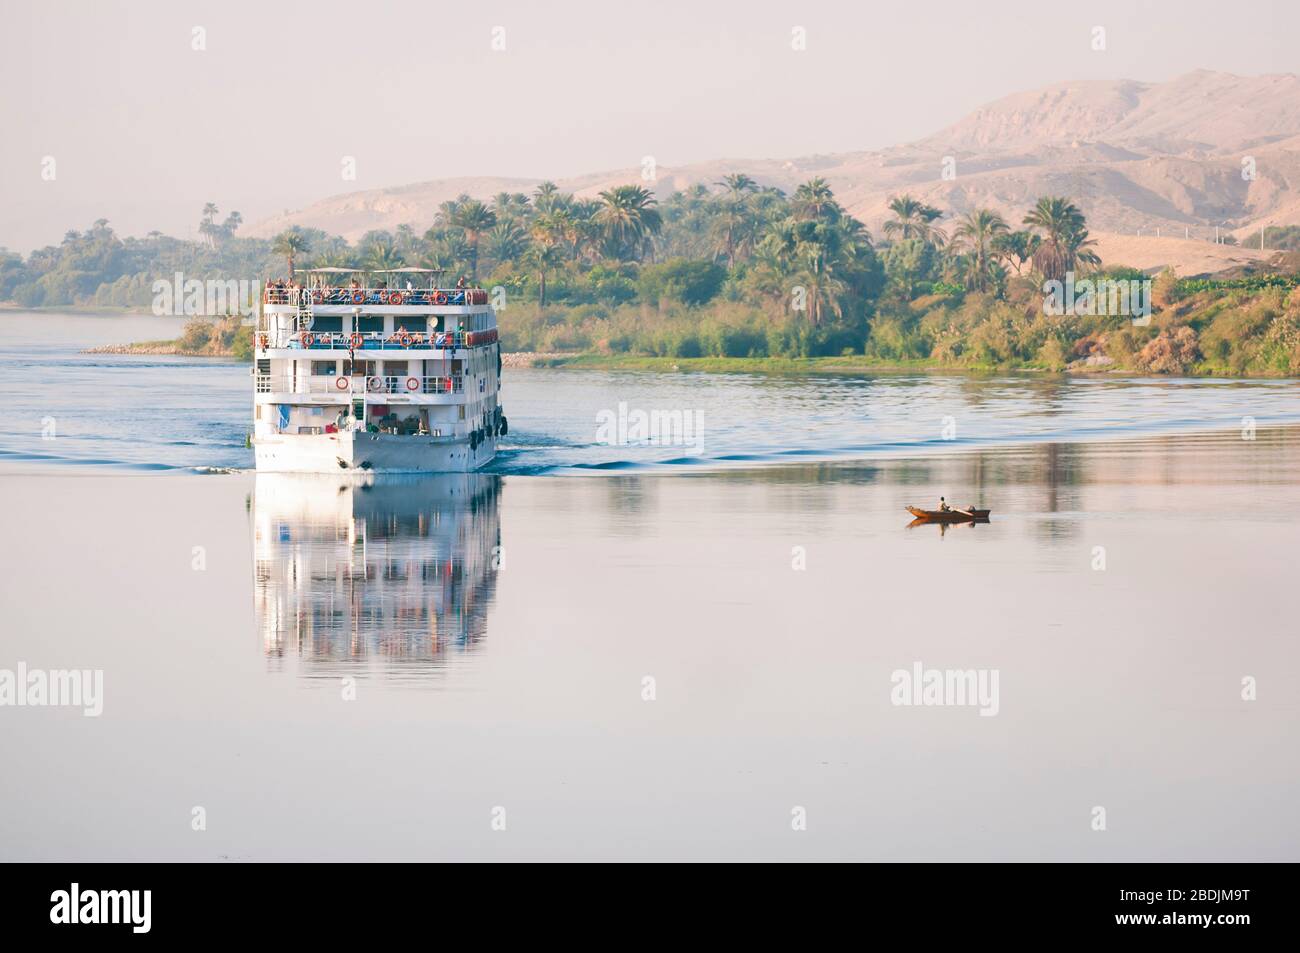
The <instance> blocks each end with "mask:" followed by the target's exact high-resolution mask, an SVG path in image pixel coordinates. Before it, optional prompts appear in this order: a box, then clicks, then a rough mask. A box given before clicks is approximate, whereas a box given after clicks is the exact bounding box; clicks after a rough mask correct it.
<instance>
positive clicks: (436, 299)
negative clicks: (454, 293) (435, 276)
mask: <svg viewBox="0 0 1300 953" xmlns="http://www.w3.org/2000/svg"><path fill="white" fill-rule="evenodd" d="M433 303H434V304H446V303H447V294H446V292H443V291H435V292H434V293H433Z"/></svg>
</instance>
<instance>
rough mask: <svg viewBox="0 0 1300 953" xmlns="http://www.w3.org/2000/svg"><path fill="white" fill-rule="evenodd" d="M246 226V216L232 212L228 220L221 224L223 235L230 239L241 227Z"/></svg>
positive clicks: (227, 217)
mask: <svg viewBox="0 0 1300 953" xmlns="http://www.w3.org/2000/svg"><path fill="white" fill-rule="evenodd" d="M243 224H244V216H242V215H240V214H239V213H238V212H231V213H230V214H229V215H227V216H226V220H225V221H224V222H222V223H221V234H222V235H223V236H224V237H226V238H229V237H230V236H231V235H233V234H235V232H237V231H238V230H239V226H240V225H243Z"/></svg>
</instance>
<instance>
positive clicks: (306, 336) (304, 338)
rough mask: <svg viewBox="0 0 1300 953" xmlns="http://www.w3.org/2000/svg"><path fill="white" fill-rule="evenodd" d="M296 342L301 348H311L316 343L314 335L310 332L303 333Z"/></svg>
mask: <svg viewBox="0 0 1300 953" xmlns="http://www.w3.org/2000/svg"><path fill="white" fill-rule="evenodd" d="M298 340H299V341H301V342H302V346H303V347H311V346H312V345H313V344H315V343H316V335H314V334H312V333H311V332H310V331H303V332H302V334H301V336H300V337H299V338H298Z"/></svg>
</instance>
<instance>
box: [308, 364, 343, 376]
mask: <svg viewBox="0 0 1300 953" xmlns="http://www.w3.org/2000/svg"><path fill="white" fill-rule="evenodd" d="M311 372H312V376H314V377H333V376H334V375H335V374H337V373H338V362H337V361H312V362H311Z"/></svg>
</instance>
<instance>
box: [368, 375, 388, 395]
mask: <svg viewBox="0 0 1300 953" xmlns="http://www.w3.org/2000/svg"><path fill="white" fill-rule="evenodd" d="M383 389H384V380H383V378H382V377H371V378H369V379H368V380H367V381H366V390H368V391H370V393H372V394H377V393H379V392H380V391H381V390H383Z"/></svg>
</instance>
